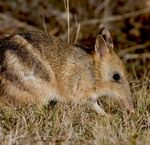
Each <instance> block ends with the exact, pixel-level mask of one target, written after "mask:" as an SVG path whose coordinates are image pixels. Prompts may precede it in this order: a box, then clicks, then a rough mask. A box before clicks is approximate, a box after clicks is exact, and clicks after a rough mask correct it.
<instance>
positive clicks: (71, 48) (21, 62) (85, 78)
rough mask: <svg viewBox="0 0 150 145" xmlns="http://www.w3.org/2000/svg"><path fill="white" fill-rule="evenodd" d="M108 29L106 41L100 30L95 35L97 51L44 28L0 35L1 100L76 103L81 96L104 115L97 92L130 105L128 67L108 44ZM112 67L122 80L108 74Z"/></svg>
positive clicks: (113, 71)
mask: <svg viewBox="0 0 150 145" xmlns="http://www.w3.org/2000/svg"><path fill="white" fill-rule="evenodd" d="M106 32H107V33H108V31H107V30H106ZM107 33H105V34H106V35H107V36H106V37H108V40H109V42H107V39H106V41H104V39H103V37H102V35H99V36H98V37H97V39H96V44H95V50H96V51H95V50H94V49H93V50H92V51H86V49H84V48H81V47H78V46H75V45H71V44H68V43H66V42H63V41H61V40H59V39H57V38H55V37H54V36H49V35H47V34H45V33H44V32H35V31H34V32H27V33H20V34H15V35H12V36H9V37H5V38H3V39H1V40H0V95H1V96H4V97H1V100H4V101H6V102H7V101H8V100H9V101H10V102H12V100H13V101H14V102H15V101H16V100H18V101H21V102H26V103H30V102H33V103H36V104H38V105H43V104H47V103H48V101H49V100H53V99H56V100H58V101H59V100H60V101H65V102H70V101H72V102H75V103H78V102H80V101H82V100H83V101H84V102H85V103H88V104H90V105H91V106H92V108H93V109H94V110H96V111H97V112H98V113H100V114H102V115H104V114H105V112H104V110H103V109H102V108H101V107H100V106H98V104H97V98H98V97H100V96H103V95H106V96H111V97H114V98H117V99H119V100H121V101H122V102H124V104H125V106H126V108H127V109H129V110H130V111H133V104H132V101H131V92H130V87H129V83H128V80H127V73H126V70H125V68H124V65H123V63H122V61H121V60H120V59H119V57H118V56H117V55H116V54H115V52H114V51H113V49H112V48H108V47H109V46H111V47H113V45H112V44H110V43H111V41H110V40H111V39H109V37H110V36H109V35H108V34H110V33H108V34H107ZM103 35H104V34H103ZM108 44H110V45H108ZM115 72H118V73H119V74H120V75H121V76H122V81H121V82H115V81H113V80H112V76H113V74H114V73H115ZM9 101H8V102H9Z"/></svg>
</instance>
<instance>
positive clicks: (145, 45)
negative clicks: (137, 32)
mask: <svg viewBox="0 0 150 145" xmlns="http://www.w3.org/2000/svg"><path fill="white" fill-rule="evenodd" d="M148 46H150V42H147V43H144V44H139V45H135V46H132V47H129V48H126V49H123V50H120V51H119V55H120V56H124V55H125V54H126V53H128V52H132V51H134V50H139V49H144V48H146V47H148Z"/></svg>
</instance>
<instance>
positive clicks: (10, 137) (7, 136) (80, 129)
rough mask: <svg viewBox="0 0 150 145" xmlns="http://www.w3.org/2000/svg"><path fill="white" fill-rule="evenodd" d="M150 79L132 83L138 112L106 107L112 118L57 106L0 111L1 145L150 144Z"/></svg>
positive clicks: (72, 107) (60, 105) (85, 109)
mask: <svg viewBox="0 0 150 145" xmlns="http://www.w3.org/2000/svg"><path fill="white" fill-rule="evenodd" d="M149 83H150V80H148V79H147V78H144V79H143V80H137V81H134V82H133V83H132V92H133V97H134V104H135V109H136V113H135V114H134V115H132V116H131V115H128V114H127V113H126V112H125V111H121V108H120V109H118V108H115V107H114V106H112V105H107V107H106V109H107V111H108V112H109V113H111V117H109V118H106V117H100V116H98V115H97V114H96V113H95V112H93V111H91V110H90V109H89V108H88V107H86V106H80V105H78V106H73V105H66V104H61V103H59V104H57V105H56V106H54V108H52V109H48V108H47V107H45V108H43V109H42V110H39V109H38V108H36V107H35V106H23V107H17V108H0V144H3V145H10V144H18V145H19V144H20V145H21V144H32V145H33V144H65V145H67V144H76V145H77V144H86V145H87V144H91V145H94V144H95V145H98V144H103V145H113V144H114V145H116V144H120V145H124V144H126V145H127V144H133V145H143V144H144V145H148V144H149V135H150V129H149V127H150V114H149V111H150V96H149V94H150V87H149Z"/></svg>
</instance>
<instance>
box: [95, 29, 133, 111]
mask: <svg viewBox="0 0 150 145" xmlns="http://www.w3.org/2000/svg"><path fill="white" fill-rule="evenodd" d="M95 51H96V53H95V59H96V61H97V63H98V64H99V65H98V67H99V68H98V70H97V71H98V72H99V73H100V76H101V77H100V78H101V80H100V88H97V89H98V90H97V91H100V95H106V96H111V97H113V98H115V99H118V100H119V101H120V102H122V104H124V107H125V108H126V109H127V110H128V111H130V112H134V107H133V103H132V98H131V91H130V85H129V82H128V78H127V71H126V69H125V67H124V65H123V62H122V61H121V60H120V58H119V56H118V55H117V54H116V53H115V52H114V51H113V43H112V39H111V35H110V33H109V31H108V30H106V29H104V30H103V31H102V35H99V34H98V36H97V38H96V43H95Z"/></svg>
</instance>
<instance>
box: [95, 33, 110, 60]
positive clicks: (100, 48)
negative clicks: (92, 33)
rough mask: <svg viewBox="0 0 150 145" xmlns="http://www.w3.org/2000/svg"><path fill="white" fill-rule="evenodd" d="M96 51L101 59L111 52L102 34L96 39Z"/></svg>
mask: <svg viewBox="0 0 150 145" xmlns="http://www.w3.org/2000/svg"><path fill="white" fill-rule="evenodd" d="M95 51H96V53H97V54H98V55H99V56H100V57H103V56H104V55H105V54H106V53H108V52H109V49H108V48H107V44H106V42H105V40H104V38H103V37H102V35H100V34H98V35H97V37H96V43H95Z"/></svg>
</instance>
